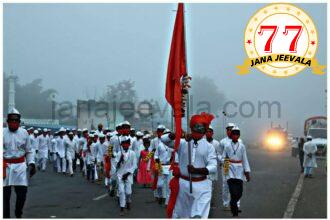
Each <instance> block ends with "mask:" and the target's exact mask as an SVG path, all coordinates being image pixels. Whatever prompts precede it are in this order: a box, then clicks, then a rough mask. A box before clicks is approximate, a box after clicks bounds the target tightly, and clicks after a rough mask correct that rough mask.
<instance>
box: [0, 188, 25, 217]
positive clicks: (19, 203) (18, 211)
mask: <svg viewBox="0 0 330 220" xmlns="http://www.w3.org/2000/svg"><path fill="white" fill-rule="evenodd" d="M11 188H12V187H11V186H4V187H3V217H4V218H10V196H11ZM14 188H15V192H16V207H15V216H16V218H21V217H22V214H23V207H24V203H25V200H26V193H27V186H14Z"/></svg>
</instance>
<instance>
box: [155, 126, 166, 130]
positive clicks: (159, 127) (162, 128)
mask: <svg viewBox="0 0 330 220" xmlns="http://www.w3.org/2000/svg"><path fill="white" fill-rule="evenodd" d="M158 129H160V130H165V129H166V128H165V126H164V125H158V126H157V130H158Z"/></svg>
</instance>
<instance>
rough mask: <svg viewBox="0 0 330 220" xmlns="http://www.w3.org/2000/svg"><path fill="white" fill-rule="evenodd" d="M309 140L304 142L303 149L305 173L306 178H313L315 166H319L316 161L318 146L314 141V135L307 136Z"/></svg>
mask: <svg viewBox="0 0 330 220" xmlns="http://www.w3.org/2000/svg"><path fill="white" fill-rule="evenodd" d="M306 139H307V141H306V143H304V146H303V151H304V163H303V166H304V174H305V178H307V177H308V178H312V171H313V168H316V167H317V163H316V152H317V146H316V144H314V143H313V142H312V139H313V138H312V136H307V138H306Z"/></svg>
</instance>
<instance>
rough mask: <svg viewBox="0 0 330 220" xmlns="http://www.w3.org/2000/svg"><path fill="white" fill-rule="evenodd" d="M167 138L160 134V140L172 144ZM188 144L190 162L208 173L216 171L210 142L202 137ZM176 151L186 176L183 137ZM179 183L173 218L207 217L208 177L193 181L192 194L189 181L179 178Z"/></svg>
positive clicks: (209, 185)
mask: <svg viewBox="0 0 330 220" xmlns="http://www.w3.org/2000/svg"><path fill="white" fill-rule="evenodd" d="M168 139H169V138H168V135H167V136H166V135H163V136H162V141H163V142H164V143H165V144H166V145H167V146H173V144H171V143H169V142H168ZM171 142H174V141H171ZM190 146H191V156H192V158H191V164H192V165H193V166H194V167H195V168H207V169H208V171H209V174H214V173H215V172H217V158H216V157H217V156H216V153H215V149H214V147H213V146H212V145H211V144H210V143H208V142H207V141H206V140H205V139H204V138H203V139H201V140H199V141H197V144H194V141H193V140H192V141H191V142H190ZM177 153H178V163H179V167H180V173H181V174H182V175H184V176H188V170H187V165H188V164H189V163H188V162H189V160H188V142H187V141H185V140H184V139H181V140H180V146H179V149H178V152H177ZM191 176H192V177H200V176H201V175H197V174H192V175H191ZM179 183H180V186H179V187H180V190H179V195H178V198H177V200H176V204H175V208H174V211H173V218H192V217H201V218H208V215H209V212H210V203H211V195H212V181H211V180H210V179H205V180H203V181H199V182H193V183H192V188H193V193H192V194H191V193H190V192H189V181H187V180H184V179H181V178H180V181H179Z"/></svg>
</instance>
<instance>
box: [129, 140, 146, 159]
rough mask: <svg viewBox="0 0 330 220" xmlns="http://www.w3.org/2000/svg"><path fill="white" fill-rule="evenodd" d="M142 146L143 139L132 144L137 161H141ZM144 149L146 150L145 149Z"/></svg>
mask: <svg viewBox="0 0 330 220" xmlns="http://www.w3.org/2000/svg"><path fill="white" fill-rule="evenodd" d="M141 146H143V140H142V139H139V140H137V139H135V140H134V142H133V144H132V150H133V151H134V153H135V156H136V161H139V160H140V155H141ZM142 149H144V147H143V148H142Z"/></svg>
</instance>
